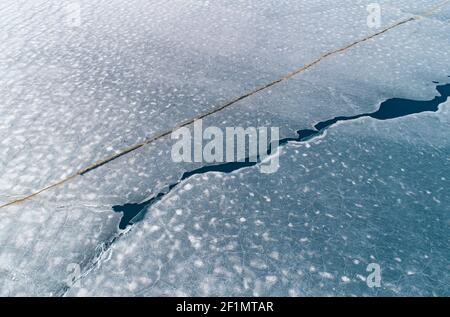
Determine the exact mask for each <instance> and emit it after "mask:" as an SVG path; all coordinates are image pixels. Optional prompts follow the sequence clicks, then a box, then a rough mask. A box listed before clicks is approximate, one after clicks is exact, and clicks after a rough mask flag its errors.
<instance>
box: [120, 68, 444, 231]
mask: <svg viewBox="0 0 450 317" xmlns="http://www.w3.org/2000/svg"><path fill="white" fill-rule="evenodd" d="M449 77H450V76H449ZM436 90H437V91H438V93H439V95H438V96H436V97H435V98H434V99H432V100H428V101H420V100H410V99H401V98H392V99H388V100H386V101H384V102H382V103H381V104H380V107H379V108H378V110H376V111H374V112H371V113H362V114H358V115H354V116H339V117H334V118H332V119H329V120H325V121H321V122H319V123H317V124H315V125H314V129H303V130H298V131H297V137H294V138H283V139H281V140H279V146H283V145H285V144H287V143H289V142H305V141H309V140H311V139H313V138H315V137H317V136H319V135H321V134H323V132H324V131H325V130H327V129H328V128H330V127H331V126H333V125H335V124H336V123H338V122H342V121H351V120H357V119H359V118H364V117H369V118H372V119H376V120H390V119H395V118H401V117H405V116H409V115H412V114H417V113H422V112H436V111H438V110H439V105H440V104H442V103H444V102H446V101H447V99H448V97H449V96H450V84H443V85H438V86H436ZM266 155H273V151H272V144H270V145H269V146H268V150H267V153H266ZM264 157H266V156H264ZM260 163H261V156H260V155H258V156H257V159H256V160H251V159H250V158H249V157H246V158H245V160H243V161H242V162H227V163H221V164H216V165H207V166H202V167H200V168H198V169H195V170H192V171H188V172H185V173H184V174H183V175H182V176H181V178H180V179H179V180H178V181H177V182H175V183H173V184H170V185H169V186H167V187H166V188H165V189H164V190H163V191H161V192H159V193H158V194H156V195H155V196H153V197H152V198H150V199H148V200H146V201H144V202H142V203H128V204H125V205H117V206H113V210H114V211H115V212H122V213H123V216H122V219H121V221H120V223H119V228H120V229H125V228H126V227H127V226H128V225H130V224H132V223H134V222H136V221H138V220H140V219H142V217H143V216H144V215H145V211H146V210H148V208H149V207H150V206H152V205H153V204H155V203H156V202H158V201H159V200H161V199H162V198H163V197H164V196H166V195H167V194H169V193H170V192H171V191H172V190H173V189H174V188H176V187H177V186H178V185H179V184H180V183H181V182H183V181H185V180H187V179H188V178H190V177H192V176H194V175H199V174H205V173H208V172H220V173H226V174H228V173H232V172H235V171H238V170H240V169H243V168H247V167H251V166H255V165H257V164H260Z"/></svg>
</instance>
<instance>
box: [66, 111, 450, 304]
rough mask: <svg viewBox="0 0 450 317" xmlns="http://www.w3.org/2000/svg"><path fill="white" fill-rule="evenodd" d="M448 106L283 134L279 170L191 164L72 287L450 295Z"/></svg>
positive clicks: (87, 290)
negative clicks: (194, 168)
mask: <svg viewBox="0 0 450 317" xmlns="http://www.w3.org/2000/svg"><path fill="white" fill-rule="evenodd" d="M449 106H450V103H447V104H446V105H443V106H442V109H443V110H442V112H441V113H438V114H421V115H415V116H412V117H408V118H402V119H397V120H390V121H375V120H372V119H367V118H365V119H360V120H357V121H354V122H346V123H345V124H340V125H338V126H336V127H334V128H331V129H330V130H329V131H328V132H327V134H326V135H325V136H324V137H323V138H320V139H316V140H314V141H312V142H308V143H303V144H289V145H288V146H286V147H284V148H283V154H282V155H281V161H280V165H281V166H282V168H281V169H280V171H279V172H278V173H276V174H272V175H264V174H261V173H259V172H258V170H257V168H256V167H255V168H249V169H245V170H242V171H241V172H239V173H233V174H227V175H224V174H220V173H211V174H207V175H201V176H194V177H193V178H191V179H189V180H188V181H186V182H184V183H183V184H182V185H181V186H180V187H179V188H178V189H177V190H175V191H174V192H173V193H171V194H170V195H169V196H167V197H166V198H165V199H164V200H163V201H162V202H160V203H158V204H156V205H155V206H154V207H153V208H152V209H150V210H149V212H148V214H147V217H146V218H145V220H144V221H143V222H140V223H138V224H136V225H135V226H134V227H133V228H132V230H131V231H130V232H129V233H128V234H127V235H126V236H124V237H122V239H121V240H120V241H118V242H117V243H116V244H115V245H114V246H113V247H112V248H111V249H110V250H109V251H108V252H107V254H105V255H104V258H105V260H104V261H103V263H102V265H101V266H100V268H99V269H97V270H94V271H93V272H91V274H90V275H88V276H87V277H86V278H85V279H84V280H83V288H81V289H77V290H72V293H71V294H72V295H130V294H132V295H210V296H212V295H219V296H220V295H256V296H258V295H449V292H450V288H449V285H450V274H449V271H448V268H449V267H448V265H449V263H448V254H449V252H450V243H449V240H448V229H449V225H450V222H449V221H450V207H449V206H450V197H449V195H448V188H449V186H450V161H449V155H450V141H449V139H448V131H449V130H450V108H449ZM368 263H378V264H380V266H381V268H382V288H379V289H373V290H372V289H370V288H368V287H367V285H366V281H365V278H366V276H367V274H368V273H367V272H366V267H367V265H368Z"/></svg>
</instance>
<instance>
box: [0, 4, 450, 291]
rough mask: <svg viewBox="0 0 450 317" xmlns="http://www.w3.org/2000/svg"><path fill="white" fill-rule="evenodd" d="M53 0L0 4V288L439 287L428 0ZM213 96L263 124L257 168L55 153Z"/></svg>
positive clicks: (440, 28)
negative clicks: (272, 133)
mask: <svg viewBox="0 0 450 317" xmlns="http://www.w3.org/2000/svg"><path fill="white" fill-rule="evenodd" d="M69 2H70V1H67V3H69ZM72 2H76V3H78V4H79V8H80V11H79V13H80V14H79V15H77V14H76V13H77V12H75V15H74V13H73V12H68V11H67V8H68V7H69V8H72V9H73V8H77V6H75V7H74V6H68V5H66V4H65V2H53V1H44V0H35V1H17V0H4V1H2V3H1V4H0V38H1V41H0V115H1V120H0V175H1V178H0V205H1V206H0V212H1V213H2V217H1V218H0V285H1V286H0V295H3V296H17V295H28V296H30V295H44V296H62V295H66V296H75V295H93V296H105V295H137V296H157V295H228V296H235V295H245V296H247V295H250V296H251V295H255V296H258V295H283V296H284V295H292V296H297V295H307V296H312V295H367V296H373V295H402V296H404V295H447V296H448V295H450V273H449V272H450V266H449V265H450V256H449V254H450V242H449V236H450V235H449V233H450V231H449V229H450V195H449V194H448V188H450V138H449V131H450V104H449V102H448V101H446V100H447V98H446V96H448V87H449V86H448V83H449V82H450V78H449V77H448V76H449V75H450V50H449V48H450V37H449V36H448V34H450V4H448V5H443V6H439V7H435V6H436V5H438V4H440V3H442V1H435V0H426V1H423V0H422V1H411V0H404V1H379V3H380V5H381V8H382V15H381V25H380V26H379V27H376V28H370V27H368V25H367V16H368V14H369V13H368V12H367V10H366V8H367V5H368V4H370V3H372V2H373V1H354V0H352V1H350V0H341V1H338V2H336V1H331V0H321V1H303V0H298V1H275V0H259V1H256V0H255V1H252V0H248V1H239V2H230V1H225V0H219V1H193V0H192V1H191V0H183V1H175V0H171V1H160V0H154V1H144V0H126V1H123V0H122V1H119V0H114V1H111V0H108V1H107V0H99V1H87V0H86V1H85V0H81V1H72ZM431 9H433V10H432V11H430V10H431ZM75 11H76V10H75ZM391 26H394V27H391ZM383 30H385V31H383ZM349 45H351V46H350V47H349ZM330 52H332V53H331V54H327V53H330ZM306 65H310V66H308V67H306V68H305V69H304V70H301V69H302V68H303V67H305V66H306ZM297 70H301V71H299V72H298V73H297V74H296V75H295V76H292V77H289V78H288V79H284V80H282V81H280V82H278V83H276V84H274V85H271V86H270V87H267V88H266V89H262V90H260V91H258V93H254V94H249V95H248V96H246V97H245V98H242V99H239V100H236V98H239V97H240V96H244V95H246V94H248V93H249V92H251V91H254V90H255V89H258V88H259V87H262V86H265V85H267V84H269V83H273V82H274V81H277V80H279V79H281V78H284V76H286V75H288V74H291V72H293V71H297ZM437 87H438V90H436V88H437ZM233 100H236V102H233V104H232V105H231V106H229V107H226V108H224V109H222V110H221V111H217V112H215V113H212V114H211V115H208V116H206V117H205V118H203V120H204V123H203V124H204V125H205V126H206V125H210V126H217V127H220V128H225V127H229V126H241V127H249V126H253V127H258V126H276V127H280V134H281V138H283V139H284V140H288V141H289V142H282V143H283V144H281V145H280V148H279V156H280V169H279V170H278V171H277V172H276V173H274V174H262V173H260V171H259V168H260V166H259V165H260V164H259V163H257V164H249V165H248V166H246V167H243V168H242V166H239V168H237V169H236V170H234V171H233V169H231V170H220V169H218V170H217V169H214V168H211V167H204V166H203V164H200V163H196V164H187V163H183V164H180V163H175V162H173V161H172V160H171V156H170V152H171V147H172V145H173V142H172V141H171V140H170V137H165V138H160V139H158V140H156V141H155V142H152V143H151V144H148V145H145V146H142V147H139V148H137V149H135V150H133V151H131V152H130V153H128V154H126V155H123V156H120V157H118V158H117V159H114V160H111V161H109V162H108V163H107V164H104V165H102V166H99V167H98V168H96V169H94V170H92V171H90V172H89V173H86V174H84V175H78V174H77V173H78V171H81V170H83V169H85V168H87V167H88V166H91V165H92V164H93V163H95V162H98V161H100V160H103V159H105V158H107V157H109V156H111V155H115V154H117V153H121V151H123V150H124V149H127V148H128V147H130V146H134V145H136V144H139V143H141V142H144V141H145V140H147V139H148V138H149V137H151V136H153V135H155V134H158V133H160V132H161V131H166V130H167V129H171V128H173V127H175V126H177V125H178V124H179V123H180V122H183V121H185V120H189V119H191V118H194V117H196V116H199V115H200V114H202V113H205V112H208V111H210V110H211V109H215V108H216V107H219V106H220V105H222V104H227V103H229V102H230V101H233ZM393 100H394V101H393ZM394 102H397V103H394ZM383 105H384V106H386V105H389V106H390V108H389V109H394V108H395V109H396V110H395V111H394V110H392V111H390V112H388V113H390V114H391V115H386V112H382V111H384V110H382V109H386V108H383ZM424 105H425V106H424ZM416 106H418V107H422V106H424V107H426V108H423V109H425V110H426V111H427V112H422V110H420V109H422V108H417V107H416ZM399 109H400V110H399ZM380 111H381V112H380ZM383 114H384V115H385V116H384V117H383ZM333 118H340V120H334V119H333ZM379 119H389V120H379ZM330 120H331V121H330ZM338 121H339V122H338ZM325 127H326V128H327V129H326V131H322V130H323V128H325ZM317 130H320V133H319V132H318V131H317ZM301 131H303V133H307V131H309V132H310V134H308V137H309V138H308V139H307V140H306V139H305V138H300V139H298V140H296V138H298V137H299V135H298V134H297V132H301ZM300 136H302V135H300ZM303 136H304V137H305V136H306V134H304V135H303ZM193 171H201V173H194V172H193ZM183 175H185V177H183ZM61 180H64V182H62V183H60V184H58V182H60V181H61ZM54 184H57V186H53V185H54ZM171 184H177V186H170V185H171ZM48 186H51V188H49V187H48ZM42 189H45V190H43V191H41V190H42ZM159 193H163V195H160V196H159V197H158V194H159ZM24 197H27V199H26V200H24V201H21V199H22V198H24ZM155 197H158V199H157V200H152V199H154V198H155ZM16 201H17V202H16ZM149 202H151V203H149ZM126 204H136V205H133V207H136V208H137V209H136V208H135V210H134V211H133V212H135V214H136V215H137V214H138V213H139V212H140V214H139V215H138V217H137V218H134V219H132V218H133V217H134V215H135V214H133V215H132V216H130V217H128V219H126V221H124V220H122V223H121V219H122V214H121V213H120V212H115V211H122V210H121V209H120V208H121V207H120V206H124V205H126ZM113 208H114V209H115V210H114V209H113ZM119 224H120V227H121V228H125V227H126V230H121V229H119ZM127 224H130V225H129V226H127ZM370 263H377V264H379V265H380V267H381V270H382V271H381V272H382V273H381V276H382V279H381V287H379V288H369V287H368V286H367V284H366V277H367V276H368V274H369V272H367V271H366V268H367V265H368V264H370ZM74 267H76V268H79V270H80V274H81V275H80V276H79V277H80V278H78V282H79V283H76V284H75V285H72V284H71V283H68V278H70V277H71V276H73V275H72V273H73V272H72V270H73V268H74ZM76 270H77V269H76ZM76 270H75V271H76Z"/></svg>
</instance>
